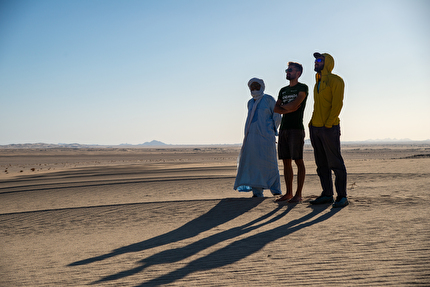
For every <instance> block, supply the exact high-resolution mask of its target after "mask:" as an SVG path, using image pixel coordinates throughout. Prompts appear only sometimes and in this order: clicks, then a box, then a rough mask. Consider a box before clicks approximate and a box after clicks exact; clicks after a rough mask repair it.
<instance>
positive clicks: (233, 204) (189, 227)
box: [67, 198, 264, 266]
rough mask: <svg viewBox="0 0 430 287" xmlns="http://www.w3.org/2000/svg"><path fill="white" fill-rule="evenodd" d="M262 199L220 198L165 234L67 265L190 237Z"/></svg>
mask: <svg viewBox="0 0 430 287" xmlns="http://www.w3.org/2000/svg"><path fill="white" fill-rule="evenodd" d="M263 200H264V199H260V198H253V199H248V198H237V199H222V200H220V202H218V204H217V205H216V206H214V207H213V208H212V209H211V210H209V211H208V212H207V213H205V214H203V215H202V216H200V217H198V218H196V219H194V220H191V221H190V222H187V223H186V224H184V225H183V226H181V227H179V228H177V229H175V230H172V231H170V232H167V233H165V234H162V235H159V236H156V237H153V238H150V239H148V240H144V241H142V242H138V243H134V244H131V245H128V246H124V247H121V248H118V249H115V250H113V251H112V252H110V253H107V254H103V255H100V256H96V257H91V258H87V259H84V260H80V261H76V262H73V263H70V264H69V265H67V266H80V265H86V264H90V263H93V262H97V261H102V260H105V259H108V258H111V257H114V256H118V255H121V254H125V253H130V252H139V251H143V250H147V249H151V248H154V247H159V246H163V245H166V244H170V243H173V242H177V241H181V240H184V239H187V238H192V237H194V236H196V235H198V234H200V233H202V232H204V231H207V230H210V229H212V228H214V227H216V226H218V225H221V224H224V223H226V222H228V221H230V220H233V219H235V218H236V217H238V216H240V215H242V214H244V213H246V212H248V211H249V210H251V209H252V208H254V207H256V206H257V205H259V204H260V203H261V202H262V201H263Z"/></svg>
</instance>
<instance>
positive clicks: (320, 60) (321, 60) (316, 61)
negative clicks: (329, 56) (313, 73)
mask: <svg viewBox="0 0 430 287" xmlns="http://www.w3.org/2000/svg"><path fill="white" fill-rule="evenodd" d="M323 61H324V60H323V59H321V58H319V59H316V60H315V63H322V62H323Z"/></svg>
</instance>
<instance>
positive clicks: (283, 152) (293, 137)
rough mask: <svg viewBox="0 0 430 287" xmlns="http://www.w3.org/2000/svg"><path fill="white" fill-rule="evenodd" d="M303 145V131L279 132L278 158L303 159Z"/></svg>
mask: <svg viewBox="0 0 430 287" xmlns="http://www.w3.org/2000/svg"><path fill="white" fill-rule="evenodd" d="M304 144H305V131H304V130H300V129H294V130H280V131H279V137H278V158H279V159H293V160H296V159H303V146H304Z"/></svg>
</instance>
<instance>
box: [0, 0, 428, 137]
mask: <svg viewBox="0 0 430 287" xmlns="http://www.w3.org/2000/svg"><path fill="white" fill-rule="evenodd" d="M429 14H430V1H426V0H378V1H373V0H372V1H370V0H364V1H342V0H329V1H311V0H304V1H300V2H298V1H281V0H270V1H254V0H250V1H238V0H231V1H227V0H220V1H198V0H183V1H181V0H179V1H175V0H160V1H134V0H129V1H114V0H104V1H101V0H88V1H84V0H76V1H55V0H39V1H29V0H17V1H11V0H6V1H2V2H0V100H1V105H0V112H1V114H2V115H3V121H2V124H1V125H0V134H1V135H2V136H1V137H0V145H8V144H20V143H80V144H99V145H119V144H122V143H130V144H133V145H136V144H142V143H145V142H150V141H152V140H158V141H161V142H163V143H168V144H178V145H180V144H184V145H189V144H238V143H241V142H242V138H243V126H244V123H245V118H246V102H247V101H248V100H249V98H250V95H249V90H248V88H247V86H246V84H247V82H248V80H249V79H250V78H252V77H259V78H262V79H264V81H265V83H266V93H267V94H270V95H272V96H273V97H275V98H277V95H278V91H279V89H280V88H282V87H283V86H285V85H287V84H288V83H287V81H286V80H285V72H284V71H285V68H286V66H287V63H288V62H289V61H297V62H300V63H302V64H303V66H304V73H303V75H302V77H301V78H300V81H301V82H303V83H305V84H307V85H308V86H309V89H310V94H309V97H308V101H307V105H306V110H305V118H304V122H305V125H307V123H308V122H309V119H310V117H311V113H312V106H313V92H312V91H313V86H314V83H315V79H314V74H315V72H314V71H313V61H314V58H313V57H312V54H313V53H314V52H315V51H318V52H328V53H330V54H331V55H332V56H333V57H334V59H335V68H334V71H333V72H334V73H336V74H338V75H340V76H341V77H342V78H343V79H344V81H345V83H346V93H345V99H344V107H343V110H342V113H341V115H340V118H341V130H342V136H341V140H342V141H344V142H348V141H365V140H377V139H411V140H414V141H422V140H428V139H430V113H429V112H428V111H429V108H430V92H429V91H430V89H429V81H428V79H430V69H429V67H430V53H428V51H430V38H429V37H428V28H429V27H430V17H428V15H429ZM306 132H307V131H306ZM307 134H308V132H307ZM306 138H308V135H307V136H306Z"/></svg>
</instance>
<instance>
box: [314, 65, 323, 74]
mask: <svg viewBox="0 0 430 287" xmlns="http://www.w3.org/2000/svg"><path fill="white" fill-rule="evenodd" d="M322 69H324V66H322V67H317V66H315V68H314V71H315V72H317V73H319V72H321V71H322Z"/></svg>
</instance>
